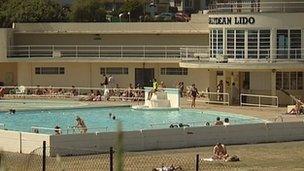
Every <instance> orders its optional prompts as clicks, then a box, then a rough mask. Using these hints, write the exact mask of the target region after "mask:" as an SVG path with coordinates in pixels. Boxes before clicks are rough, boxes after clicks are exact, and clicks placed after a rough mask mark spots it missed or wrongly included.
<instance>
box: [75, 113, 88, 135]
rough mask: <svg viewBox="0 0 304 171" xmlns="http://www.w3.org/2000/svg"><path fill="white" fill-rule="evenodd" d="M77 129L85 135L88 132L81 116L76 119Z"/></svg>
mask: <svg viewBox="0 0 304 171" xmlns="http://www.w3.org/2000/svg"><path fill="white" fill-rule="evenodd" d="M76 122H77V123H76V126H75V127H76V128H78V129H79V130H80V133H82V134H84V133H86V132H87V131H88V128H87V126H86V124H85V123H84V120H83V119H81V118H80V117H79V116H77V117H76Z"/></svg>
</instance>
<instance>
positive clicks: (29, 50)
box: [27, 46, 31, 58]
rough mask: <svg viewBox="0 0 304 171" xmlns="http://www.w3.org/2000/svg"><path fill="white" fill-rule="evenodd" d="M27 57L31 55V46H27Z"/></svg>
mask: <svg viewBox="0 0 304 171" xmlns="http://www.w3.org/2000/svg"><path fill="white" fill-rule="evenodd" d="M27 55H28V57H29V58H30V57H31V46H28V53H27Z"/></svg>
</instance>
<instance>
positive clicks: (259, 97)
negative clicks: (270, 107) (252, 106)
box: [259, 96, 261, 107]
mask: <svg viewBox="0 0 304 171" xmlns="http://www.w3.org/2000/svg"><path fill="white" fill-rule="evenodd" d="M259 107H261V96H259Z"/></svg>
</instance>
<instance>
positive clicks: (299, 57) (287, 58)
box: [181, 47, 304, 65]
mask: <svg viewBox="0 0 304 171" xmlns="http://www.w3.org/2000/svg"><path fill="white" fill-rule="evenodd" d="M181 59H182V62H190V63H193V62H194V63H209V64H210V63H217V64H219V63H221V64H244V63H247V64H269V63H271V64H293V63H297V64H301V65H303V64H304V49H296V48H289V49H259V50H257V49H249V50H247V51H245V50H242V49H226V53H225V54H224V53H223V50H213V51H212V50H211V49H210V48H199V49H198V48H188V47H187V48H181Z"/></svg>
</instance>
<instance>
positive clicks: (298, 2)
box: [209, 0, 304, 13]
mask: <svg viewBox="0 0 304 171" xmlns="http://www.w3.org/2000/svg"><path fill="white" fill-rule="evenodd" d="M209 12H210V13H285V12H286V13H288V12H304V2H303V0H294V1H289V2H284V1H275V0H270V1H267V2H258V1H246V0H243V1H242V2H239V1H237V0H229V1H225V3H221V2H219V1H217V2H215V3H214V4H211V5H209Z"/></svg>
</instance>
